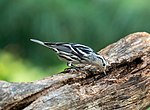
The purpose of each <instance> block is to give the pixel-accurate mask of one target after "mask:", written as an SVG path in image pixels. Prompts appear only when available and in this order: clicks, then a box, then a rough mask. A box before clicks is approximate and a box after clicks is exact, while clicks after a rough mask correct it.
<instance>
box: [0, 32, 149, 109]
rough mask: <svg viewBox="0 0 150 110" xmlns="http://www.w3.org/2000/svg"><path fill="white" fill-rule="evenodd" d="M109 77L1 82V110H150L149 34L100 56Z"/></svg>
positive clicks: (72, 73)
mask: <svg viewBox="0 0 150 110" xmlns="http://www.w3.org/2000/svg"><path fill="white" fill-rule="evenodd" d="M99 53H100V54H101V55H103V56H104V57H105V58H106V59H107V60H108V62H109V65H110V66H109V67H108V68H107V70H106V73H107V75H104V74H103V73H102V72H99V71H96V70H93V69H81V70H74V69H72V68H70V69H67V70H65V71H63V72H62V73H61V74H57V75H53V76H50V77H47V78H44V79H42V80H38V81H35V82H26V83H24V82H22V83H14V82H6V81H0V109H1V110H21V109H24V110H114V109H115V110H145V109H147V108H148V107H150V34H148V33H146V32H138V33H133V34H130V35H128V36H126V37H125V38H122V39H121V40H119V41H118V42H116V43H113V44H111V45H109V46H107V47H106V48H104V49H102V50H101V51H100V52H99Z"/></svg>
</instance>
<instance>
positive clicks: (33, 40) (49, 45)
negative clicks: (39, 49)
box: [30, 39, 54, 48]
mask: <svg viewBox="0 0 150 110" xmlns="http://www.w3.org/2000/svg"><path fill="white" fill-rule="evenodd" d="M30 41H32V42H35V43H38V44H40V45H43V46H45V47H48V48H53V47H52V45H54V43H50V42H42V41H40V40H36V39H30Z"/></svg>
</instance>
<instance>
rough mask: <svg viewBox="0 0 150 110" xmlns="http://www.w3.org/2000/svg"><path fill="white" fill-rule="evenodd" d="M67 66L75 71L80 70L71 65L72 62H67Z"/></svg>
mask: <svg viewBox="0 0 150 110" xmlns="http://www.w3.org/2000/svg"><path fill="white" fill-rule="evenodd" d="M67 66H69V67H70V68H72V69H75V70H80V69H79V67H77V66H75V65H73V64H72V63H70V62H67Z"/></svg>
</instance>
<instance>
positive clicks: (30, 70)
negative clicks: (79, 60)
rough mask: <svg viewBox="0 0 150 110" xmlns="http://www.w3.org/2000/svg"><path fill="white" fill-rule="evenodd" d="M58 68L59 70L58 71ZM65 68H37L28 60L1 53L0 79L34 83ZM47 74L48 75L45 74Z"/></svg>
mask: <svg viewBox="0 0 150 110" xmlns="http://www.w3.org/2000/svg"><path fill="white" fill-rule="evenodd" d="M56 68H57V69H56ZM62 68H65V66H63V65H62V66H56V67H55V68H54V67H50V69H49V70H48V69H47V70H46V69H44V68H40V67H36V66H34V65H33V64H31V63H30V62H29V61H28V60H25V59H22V58H19V57H14V56H13V55H11V54H10V53H8V52H0V73H1V74H0V79H1V80H6V81H12V82H18V81H32V80H37V79H41V78H42V77H45V76H48V75H52V74H54V73H55V72H58V71H61V70H62ZM45 73H46V74H45Z"/></svg>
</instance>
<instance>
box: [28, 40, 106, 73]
mask: <svg viewBox="0 0 150 110" xmlns="http://www.w3.org/2000/svg"><path fill="white" fill-rule="evenodd" d="M30 41H32V42H35V43H38V44H40V45H43V46H45V47H47V48H49V49H52V50H53V51H55V52H56V54H57V55H58V57H59V58H60V59H61V60H64V61H66V62H67V66H69V67H75V65H77V64H88V65H92V66H96V67H98V68H99V69H100V70H102V71H103V72H104V74H105V75H106V72H105V70H106V67H107V66H108V62H107V61H106V59H105V58H104V57H103V56H101V55H99V54H97V53H95V52H94V50H93V49H92V48H90V47H88V46H86V45H82V44H76V43H65V42H43V41H40V40H36V39H30Z"/></svg>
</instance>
